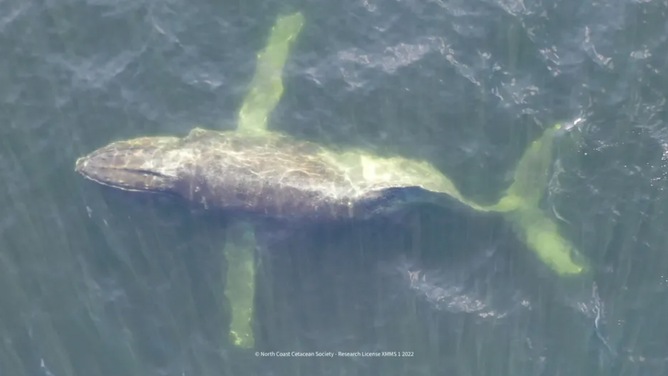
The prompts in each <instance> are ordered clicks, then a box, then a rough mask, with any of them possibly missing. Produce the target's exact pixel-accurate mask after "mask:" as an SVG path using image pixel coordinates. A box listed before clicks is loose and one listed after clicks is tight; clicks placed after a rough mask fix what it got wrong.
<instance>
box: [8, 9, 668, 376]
mask: <svg viewBox="0 0 668 376" xmlns="http://www.w3.org/2000/svg"><path fill="white" fill-rule="evenodd" d="M667 7H668V5H667V4H666V3H665V2H662V1H627V0H622V1H617V2H588V1H585V2H582V1H571V0H567V1H558V2H543V3H541V2H521V1H502V0H499V1H496V0H489V1H480V0H475V1H458V0H452V1H443V0H431V1H427V0H422V1H419V0H402V1H396V0H395V1H392V0H354V1H353V0H350V1H348V0H345V1H327V2H326V1H301V2H299V1H293V2H289V3H288V2H273V1H263V2H260V1H251V2H242V1H239V2H222V1H220V2H209V1H205V0H199V1H182V0H174V1H169V2H164V1H163V2H147V1H126V0H90V1H79V0H73V1H69V0H61V1H53V0H45V1H18V0H9V1H5V2H2V3H0V51H2V54H1V55H0V56H1V57H0V187H1V189H2V194H1V195H0V213H1V215H0V281H1V284H0V286H2V289H1V290H0V291H2V292H1V293H0V338H1V339H2V340H1V341H0V375H2V376H5V375H9V376H38V375H39V376H43V375H51V374H53V375H55V376H64V375H81V376H96V375H113V376H117V375H142V376H148V375H175V376H176V375H188V376H190V375H250V374H262V375H281V376H282V375H435V374H447V375H461V376H465V375H495V376H499V375H513V376H520V375H587V376H590V375H663V374H665V372H667V369H668V319H666V317H668V315H667V313H668V238H667V235H666V234H668V231H666V229H667V227H666V226H667V225H666V224H667V223H668V211H667V210H668V207H667V205H668V194H667V193H666V191H665V188H664V187H665V186H666V183H667V182H666V179H667V177H668V130H667V129H668V128H667V127H666V124H665V122H666V113H665V110H664V108H665V107H666V95H667V92H668V75H667V74H666V71H667V68H668V60H666V56H668V46H667V43H668V42H667V38H668V26H667V25H668V22H667V21H668V20H667V11H668V9H667ZM297 10H298V11H301V12H302V13H303V14H304V16H305V18H306V24H305V26H304V29H303V30H302V33H301V35H300V37H299V40H298V42H297V44H296V45H295V48H294V49H293V52H292V55H291V58H290V60H289V62H288V65H287V67H286V73H285V76H284V77H285V78H284V80H285V94H284V96H283V99H282V101H281V103H280V104H279V107H278V108H277V109H276V111H275V112H274V114H273V116H272V118H271V127H272V128H274V129H279V130H281V131H283V132H286V133H288V134H291V135H293V136H295V137H300V138H304V139H311V140H315V141H318V142H328V143H332V144H337V145H341V146H364V147H366V148H376V149H377V150H379V151H382V152H384V153H391V154H396V155H402V156H406V157H414V158H426V159H428V160H430V161H431V162H433V163H434V164H436V165H437V166H438V167H439V168H440V169H442V171H444V172H446V173H447V174H448V175H449V176H450V177H451V178H452V179H453V180H454V181H456V182H457V184H458V185H459V187H461V189H462V191H464V192H465V193H466V194H467V195H468V196H470V197H472V198H475V199H476V200H479V201H486V202H493V201H494V200H495V199H497V198H498V197H499V196H500V194H501V192H502V191H503V190H504V189H505V188H506V187H507V186H508V185H509V184H510V181H511V178H512V170H513V168H514V166H515V164H516V163H517V160H518V159H519V157H520V156H521V154H522V152H523V151H524V149H525V147H526V146H527V145H528V144H529V142H530V141H531V140H533V139H535V138H536V137H538V136H539V135H540V134H541V132H542V130H543V129H545V127H547V126H550V125H552V124H553V123H554V122H556V121H562V120H574V119H577V118H582V119H584V121H583V122H582V123H581V130H580V131H578V134H579V143H578V144H577V147H575V146H574V144H564V147H563V148H561V150H560V153H559V156H558V159H557V160H556V162H555V168H554V172H553V175H552V178H551V183H550V189H549V193H548V195H547V200H546V202H545V206H544V209H545V210H546V211H547V212H548V213H550V215H551V216H553V217H554V218H559V224H560V229H561V231H562V233H563V234H565V235H566V236H567V237H568V238H569V239H571V240H572V241H573V242H574V243H575V244H577V246H578V248H580V249H581V250H582V252H583V253H584V254H585V255H586V257H587V258H588V260H589V261H590V263H591V264H592V272H591V275H590V276H589V278H586V280H581V279H578V280H565V279H562V278H559V277H558V276H556V275H554V274H553V273H552V272H551V271H550V270H549V269H547V268H545V267H544V266H543V265H541V263H540V262H539V261H538V260H537V259H535V258H534V257H533V256H532V255H531V254H530V253H529V252H528V251H527V250H526V249H525V248H523V247H522V245H521V244H518V243H517V241H516V240H514V236H513V235H512V233H509V232H508V231H506V230H504V229H503V227H502V226H501V227H499V226H498V223H496V222H495V221H494V220H477V219H472V218H468V217H466V216H464V217H462V216H461V215H458V214H454V213H448V212H443V211H435V210H430V209H428V208H425V209H424V210H422V211H421V212H420V213H418V214H417V215H416V216H414V217H410V218H408V219H406V221H405V223H402V224H397V223H389V224H388V223H373V224H364V225H356V226H334V227H324V228H317V229H311V230H309V231H304V232H303V233H301V234H298V235H296V236H292V237H288V238H286V239H284V240H283V241H282V242H281V244H280V245H277V246H276V247H275V249H274V250H272V253H271V254H270V255H266V259H265V260H264V262H265V263H267V264H270V265H271V270H272V276H271V280H269V278H265V280H264V282H261V283H260V287H259V290H258V291H259V292H258V295H259V298H258V315H257V317H256V321H257V322H258V328H259V329H258V344H257V346H258V349H262V350H266V351H292V350H295V351H350V352H354V351H374V350H378V351H407V352H411V353H413V354H414V356H412V357H410V358H401V359H397V358H378V359H371V358H361V357H353V358H333V359H329V358H303V359H297V358H283V359H278V358H262V357H255V356H254V355H253V353H252V351H250V352H244V351H238V350H235V349H233V348H232V346H230V345H229V344H228V343H227V338H226V335H225V332H226V327H227V325H228V324H229V323H228V320H229V317H228V315H227V313H226V312H227V311H226V307H225V303H224V301H223V300H222V297H221V294H222V292H221V291H222V286H221V281H223V278H222V274H223V273H224V272H223V271H222V267H221V265H222V260H221V256H220V253H221V252H220V251H221V244H222V243H223V241H224V239H223V238H222V232H223V231H222V230H221V229H223V228H224V227H225V225H226V220H225V219H224V218H214V217H208V216H205V217H202V216H199V215H196V214H192V213H191V212H190V211H189V210H188V209H187V208H185V207H182V206H181V205H179V204H178V203H174V202H169V201H163V200H158V201H156V200H148V199H143V198H137V197H131V196H128V195H123V194H118V193H114V192H108V191H106V190H102V189H100V188H99V187H97V186H94V185H92V184H89V183H87V182H85V181H83V179H81V178H80V177H79V176H77V175H76V174H75V173H74V171H73V167H74V161H75V159H76V158H77V157H79V156H81V155H83V154H85V153H88V152H90V151H92V150H94V149H95V148H97V147H100V146H102V145H104V144H107V143H108V142H110V141H113V140H118V139H124V138H131V137H136V136H140V135H157V134H174V135H185V134H187V132H188V131H189V130H190V129H191V128H193V127H194V126H205V127H209V128H214V129H233V128H234V127H235V124H236V114H237V111H238V108H239V106H240V104H241V102H242V100H243V96H244V94H245V90H246V88H247V85H248V82H249V80H250V78H251V76H252V73H253V69H254V61H255V55H256V52H257V51H258V50H259V49H260V48H261V47H262V46H263V45H264V43H265V40H266V36H267V34H268V31H269V28H270V27H271V26H272V24H273V22H274V20H275V19H276V17H277V15H279V14H284V13H287V12H294V11H297ZM568 145H570V146H568Z"/></svg>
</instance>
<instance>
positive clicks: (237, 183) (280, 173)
mask: <svg viewBox="0 0 668 376" xmlns="http://www.w3.org/2000/svg"><path fill="white" fill-rule="evenodd" d="M326 155H327V150H325V149H324V148H323V147H321V146H319V145H317V144H314V143H310V142H306V141H298V140H295V139H292V138H289V137H285V136H282V135H280V134H274V133H269V134H267V133H262V134H258V135H253V134H243V133H238V132H216V131H209V130H203V129H195V130H193V131H192V132H191V133H190V134H189V135H188V136H187V137H185V138H183V139H180V138H177V137H144V138H137V139H134V140H129V141H119V142H115V143H112V144H110V145H108V146H106V147H103V148H101V149H98V150H96V151H94V152H93V153H91V154H90V155H88V156H85V157H83V158H80V159H79V160H77V163H76V171H77V172H79V173H80V174H82V175H83V176H84V177H86V178H88V179H90V180H93V181H95V182H97V183H100V184H103V185H107V186H110V187H113V188H117V189H122V190H126V191H138V192H153V193H170V194H175V195H178V196H180V197H182V198H184V199H186V200H188V201H190V202H192V203H194V204H196V205H197V206H199V207H201V208H204V209H208V210H215V209H220V210H232V211H236V212H242V213H245V214H249V215H253V216H261V217H269V218H274V219H308V220H337V219H345V218H356V219H364V218H369V217H372V216H375V215H378V214H387V213H388V212H391V211H396V210H397V209H400V208H401V207H402V206H403V205H402V204H407V203H409V202H415V201H418V202H431V203H436V204H439V205H451V204H453V200H452V199H451V198H450V197H449V196H447V195H443V194H438V193H434V192H431V191H427V190H424V189H422V188H420V187H415V186H392V185H391V184H388V183H387V182H379V181H375V180H373V179H371V180H368V179H360V178H359V176H354V174H355V170H359V169H356V168H350V165H345V164H344V165H341V164H337V163H335V162H333V161H332V160H331V159H329V158H327V157H326ZM342 166H343V167H342ZM357 175H359V174H357Z"/></svg>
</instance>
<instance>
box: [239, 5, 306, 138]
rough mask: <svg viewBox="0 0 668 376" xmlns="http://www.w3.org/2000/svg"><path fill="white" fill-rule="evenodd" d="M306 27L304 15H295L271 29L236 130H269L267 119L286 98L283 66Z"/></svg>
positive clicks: (285, 17) (258, 131)
mask: <svg viewBox="0 0 668 376" xmlns="http://www.w3.org/2000/svg"><path fill="white" fill-rule="evenodd" d="M303 24H304V16H302V14H301V13H295V14H292V15H289V16H283V17H280V18H279V19H278V20H277V21H276V24H275V25H274V27H273V28H272V29H271V34H270V36H269V41H268V42H267V46H266V47H265V49H264V50H262V52H260V53H259V54H258V56H257V63H256V67H255V75H254V76H253V80H252V81H251V85H250V90H249V91H248V94H247V95H246V98H245V100H244V103H243V105H242V106H241V110H240V111H239V122H238V127H237V131H239V132H250V133H253V132H254V133H261V132H265V131H266V130H267V118H268V117H269V114H270V113H271V111H273V109H274V108H275V107H276V105H277V104H278V101H279V100H280V99H281V96H282V95H283V79H282V74H283V66H284V65H285V62H286V60H287V58H288V54H289V53H290V46H291V44H292V42H294V41H295V40H296V39H297V35H298V34H299V31H300V30H301V28H302V25H303Z"/></svg>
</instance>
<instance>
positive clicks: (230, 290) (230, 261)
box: [224, 221, 256, 348]
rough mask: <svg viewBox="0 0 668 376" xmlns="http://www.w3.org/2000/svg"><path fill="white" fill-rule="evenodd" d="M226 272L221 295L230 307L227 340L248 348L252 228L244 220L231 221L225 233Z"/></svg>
mask: <svg viewBox="0 0 668 376" xmlns="http://www.w3.org/2000/svg"><path fill="white" fill-rule="evenodd" d="M225 238H226V239H225V249H224V252H225V259H226V261H227V273H226V283H225V297H226V298H227V300H228V303H229V305H230V307H231V310H230V314H231V318H232V320H231V322H230V340H231V341H232V343H234V344H235V345H236V346H239V347H244V348H251V347H253V346H254V345H255V337H254V335H253V328H252V320H253V304H254V300H255V268H256V261H255V249H256V242H255V228H254V226H253V225H252V224H250V223H248V222H242V221H239V222H235V223H232V224H231V225H230V226H229V227H228V228H227V231H226V236H225Z"/></svg>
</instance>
